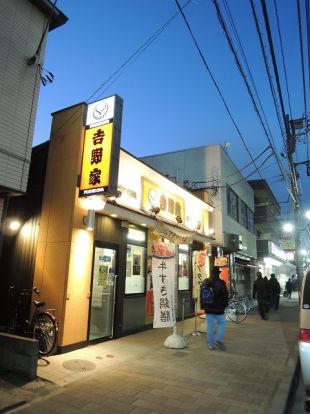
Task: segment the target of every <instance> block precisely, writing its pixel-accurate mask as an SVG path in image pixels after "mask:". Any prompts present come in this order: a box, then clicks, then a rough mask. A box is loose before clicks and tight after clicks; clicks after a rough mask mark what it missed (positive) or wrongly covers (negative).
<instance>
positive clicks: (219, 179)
mask: <svg viewBox="0 0 310 414" xmlns="http://www.w3.org/2000/svg"><path fill="white" fill-rule="evenodd" d="M269 149H270V145H268V147H266V148H265V149H264V150H263V151H262V152H261V153H260V154H258V155H257V157H255V158H254V161H257V160H258V159H259V158H260V157H261V156H263V155H264V154H265V152H267V151H268V150H269ZM252 164H253V161H251V162H249V163H248V164H246V165H244V166H243V167H241V168H240V169H238V170H236V171H234V172H233V173H232V174H229V175H225V176H224V177H216V178H213V179H212V180H204V181H192V184H206V183H214V182H215V181H224V180H226V179H227V178H230V177H233V176H234V175H236V174H240V173H241V171H243V170H245V169H246V168H248V167H249V166H250V165H252ZM184 183H187V185H189V181H188V180H185V181H184Z"/></svg>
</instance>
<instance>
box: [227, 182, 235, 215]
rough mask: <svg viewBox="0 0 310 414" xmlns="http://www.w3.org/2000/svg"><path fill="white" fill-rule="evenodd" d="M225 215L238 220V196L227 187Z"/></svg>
mask: <svg viewBox="0 0 310 414" xmlns="http://www.w3.org/2000/svg"><path fill="white" fill-rule="evenodd" d="M227 213H228V214H229V215H230V216H231V217H233V218H234V219H235V220H238V196H237V194H236V193H235V192H234V191H233V190H232V189H231V188H230V187H228V186H227Z"/></svg>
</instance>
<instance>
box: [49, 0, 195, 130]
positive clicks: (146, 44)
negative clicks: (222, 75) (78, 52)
mask: <svg viewBox="0 0 310 414" xmlns="http://www.w3.org/2000/svg"><path fill="white" fill-rule="evenodd" d="M191 2H192V0H188V1H187V2H186V3H185V4H184V6H182V9H185V8H186V7H187V6H188V5H189V4H190V3H191ZM179 14H180V13H179V11H177V12H176V13H174V14H173V15H172V16H171V17H170V18H169V19H168V20H167V21H166V22H165V23H164V24H163V25H161V26H160V27H159V28H158V29H157V30H156V31H155V32H154V33H153V34H152V35H151V36H150V37H149V38H148V39H147V40H146V41H145V42H144V43H143V44H142V45H141V46H139V47H138V49H136V51H135V52H134V53H133V54H132V55H131V56H130V57H129V58H128V59H126V60H125V61H124V63H122V64H121V65H120V66H119V68H118V69H117V70H116V71H114V72H113V73H112V74H111V75H109V76H108V77H107V79H105V81H104V82H102V83H101V84H100V86H99V87H97V89H96V90H95V91H94V92H92V93H91V95H90V96H89V97H88V98H87V99H86V100H85V102H86V103H89V102H90V100H91V99H93V98H94V97H95V95H97V94H98V93H99V91H101V90H102V88H103V87H105V86H106V88H105V89H104V90H103V91H102V92H101V94H102V93H103V92H105V91H106V90H107V89H108V88H109V87H110V86H111V85H112V84H113V83H114V82H115V80H116V79H117V78H119V77H120V76H121V74H122V73H124V71H125V70H126V69H127V67H128V66H129V64H131V63H133V62H134V61H135V60H136V59H137V58H138V56H140V55H141V54H142V53H143V52H144V51H145V50H146V49H147V48H148V47H149V46H151V44H152V43H153V42H154V41H155V40H156V39H157V38H158V36H159V35H160V34H161V33H162V32H163V31H164V30H165V29H166V28H167V27H168V26H169V24H170V23H172V21H173V20H174V19H175V18H176V17H177V16H178V15H179ZM109 82H110V84H109V85H108V86H107V84H108V83H109ZM98 98H99V97H98ZM98 98H97V99H98ZM79 117H80V111H79V108H78V109H76V111H74V112H73V113H72V115H71V116H70V117H69V118H68V119H67V120H66V121H65V122H64V123H63V124H61V125H60V126H59V127H58V128H57V130H56V131H55V132H54V134H56V133H58V132H59V131H60V130H61V129H62V128H63V127H64V126H66V125H68V126H69V125H71V124H72V123H73V122H75V121H76V120H77V119H78V118H79ZM70 121H72V122H71V123H69V122H70Z"/></svg>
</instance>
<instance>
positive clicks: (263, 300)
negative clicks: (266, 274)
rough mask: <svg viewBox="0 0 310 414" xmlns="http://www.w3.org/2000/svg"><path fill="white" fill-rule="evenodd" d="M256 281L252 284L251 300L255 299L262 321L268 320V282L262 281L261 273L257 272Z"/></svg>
mask: <svg viewBox="0 0 310 414" xmlns="http://www.w3.org/2000/svg"><path fill="white" fill-rule="evenodd" d="M256 275H257V279H256V280H255V282H254V284H253V294H252V297H253V299H257V305H258V311H259V314H260V316H261V318H262V319H263V320H267V319H268V312H269V304H270V293H269V282H268V280H264V279H263V275H262V273H261V272H257V274H256Z"/></svg>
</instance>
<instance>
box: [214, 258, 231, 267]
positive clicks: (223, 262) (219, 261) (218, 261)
mask: <svg viewBox="0 0 310 414" xmlns="http://www.w3.org/2000/svg"><path fill="white" fill-rule="evenodd" d="M214 266H219V267H225V266H228V258H227V256H221V257H215V258H214Z"/></svg>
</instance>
